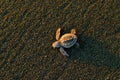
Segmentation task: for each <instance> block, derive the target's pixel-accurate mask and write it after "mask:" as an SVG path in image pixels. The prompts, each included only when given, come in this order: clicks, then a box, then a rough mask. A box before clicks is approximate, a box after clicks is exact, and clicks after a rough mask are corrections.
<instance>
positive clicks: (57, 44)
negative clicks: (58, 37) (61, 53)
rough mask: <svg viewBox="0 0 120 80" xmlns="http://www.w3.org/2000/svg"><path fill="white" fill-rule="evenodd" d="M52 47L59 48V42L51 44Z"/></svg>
mask: <svg viewBox="0 0 120 80" xmlns="http://www.w3.org/2000/svg"><path fill="white" fill-rule="evenodd" d="M52 47H53V48H59V47H60V42H59V41H56V42H54V43H53V44H52Z"/></svg>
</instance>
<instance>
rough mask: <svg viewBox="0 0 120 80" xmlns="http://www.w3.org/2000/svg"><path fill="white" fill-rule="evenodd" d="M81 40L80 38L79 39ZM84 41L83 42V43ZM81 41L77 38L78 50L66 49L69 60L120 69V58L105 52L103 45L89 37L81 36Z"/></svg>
mask: <svg viewBox="0 0 120 80" xmlns="http://www.w3.org/2000/svg"><path fill="white" fill-rule="evenodd" d="M81 39H82V38H81ZM83 41H84V42H83ZM83 41H82V40H80V38H78V42H79V43H80V48H73V47H72V48H71V49H67V52H68V53H69V55H70V59H71V60H77V61H79V62H80V63H86V64H92V65H95V66H107V67H110V68H118V67H120V58H119V57H118V56H117V55H115V54H112V53H110V52H108V51H107V49H106V48H105V47H106V45H105V43H101V42H98V41H97V40H95V39H92V38H90V37H86V36H83Z"/></svg>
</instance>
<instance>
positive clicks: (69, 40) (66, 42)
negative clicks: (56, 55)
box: [52, 28, 79, 57]
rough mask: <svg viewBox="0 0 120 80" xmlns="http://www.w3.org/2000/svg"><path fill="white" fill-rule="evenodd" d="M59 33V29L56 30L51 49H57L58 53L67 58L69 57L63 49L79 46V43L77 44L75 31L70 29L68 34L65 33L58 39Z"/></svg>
mask: <svg viewBox="0 0 120 80" xmlns="http://www.w3.org/2000/svg"><path fill="white" fill-rule="evenodd" d="M60 31H61V28H58V29H57V30H56V40H57V41H55V42H54V43H53V44H52V47H53V48H59V50H60V52H61V53H62V55H65V56H67V57H69V55H68V54H67V52H66V51H65V50H64V48H70V47H72V46H73V45H75V44H76V45H77V46H79V43H78V42H77V36H76V35H75V34H76V30H75V29H71V32H70V33H66V34H64V35H62V36H61V37H60Z"/></svg>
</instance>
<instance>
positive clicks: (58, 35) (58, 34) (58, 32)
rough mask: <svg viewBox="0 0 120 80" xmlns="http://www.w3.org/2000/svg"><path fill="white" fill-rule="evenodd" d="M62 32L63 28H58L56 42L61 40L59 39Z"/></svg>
mask: <svg viewBox="0 0 120 80" xmlns="http://www.w3.org/2000/svg"><path fill="white" fill-rule="evenodd" d="M60 31H61V28H58V29H57V30H56V40H59V38H60Z"/></svg>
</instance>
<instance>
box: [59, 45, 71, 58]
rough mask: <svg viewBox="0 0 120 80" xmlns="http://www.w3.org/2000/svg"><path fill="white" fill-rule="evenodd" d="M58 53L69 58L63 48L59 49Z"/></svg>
mask: <svg viewBox="0 0 120 80" xmlns="http://www.w3.org/2000/svg"><path fill="white" fill-rule="evenodd" d="M60 52H61V53H62V55H64V56H67V57H69V55H68V54H67V52H66V51H65V50H64V48H63V47H60Z"/></svg>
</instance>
